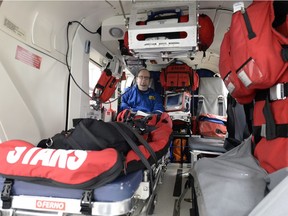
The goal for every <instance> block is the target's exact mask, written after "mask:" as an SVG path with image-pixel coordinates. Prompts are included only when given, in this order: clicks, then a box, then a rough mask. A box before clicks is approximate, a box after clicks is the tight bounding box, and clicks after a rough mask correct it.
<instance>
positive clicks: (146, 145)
mask: <svg viewBox="0 0 288 216" xmlns="http://www.w3.org/2000/svg"><path fill="white" fill-rule="evenodd" d="M112 124H113V123H112ZM120 124H121V125H123V126H124V127H126V128H127V129H129V130H130V131H131V132H132V133H133V134H134V135H135V136H136V137H137V139H138V140H139V142H140V143H142V144H143V145H144V146H145V148H146V149H147V150H148V151H149V153H150V155H151V156H152V158H153V159H154V162H155V163H156V164H157V163H158V160H157V156H156V153H155V152H154V150H153V149H152V148H151V146H150V145H149V143H148V142H147V141H146V140H145V139H144V138H143V137H142V136H141V135H140V134H139V133H137V132H136V131H135V130H133V128H131V127H130V126H128V125H127V124H125V123H120Z"/></svg>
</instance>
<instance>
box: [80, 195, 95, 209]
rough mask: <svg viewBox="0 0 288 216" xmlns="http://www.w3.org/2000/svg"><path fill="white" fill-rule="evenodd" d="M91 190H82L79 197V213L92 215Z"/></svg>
mask: <svg viewBox="0 0 288 216" xmlns="http://www.w3.org/2000/svg"><path fill="white" fill-rule="evenodd" d="M92 200H93V190H88V191H84V192H83V193H82V198H81V210H80V211H81V213H82V214H83V215H92Z"/></svg>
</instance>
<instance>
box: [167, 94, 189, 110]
mask: <svg viewBox="0 0 288 216" xmlns="http://www.w3.org/2000/svg"><path fill="white" fill-rule="evenodd" d="M190 97H191V96H190V94H187V93H186V92H181V93H174V94H167V95H166V96H165V111H168V112H169V111H186V110H187V109H188V110H189V109H190Z"/></svg>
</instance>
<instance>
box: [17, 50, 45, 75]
mask: <svg viewBox="0 0 288 216" xmlns="http://www.w3.org/2000/svg"><path fill="white" fill-rule="evenodd" d="M15 58H16V59H17V60H19V61H21V62H23V63H25V64H27V65H30V66H32V67H35V68H37V69H40V66H41V62H42V58H41V57H40V56H38V55H36V54H34V53H32V52H30V51H28V50H26V49H24V48H23V47H21V46H17V49H16V56H15Z"/></svg>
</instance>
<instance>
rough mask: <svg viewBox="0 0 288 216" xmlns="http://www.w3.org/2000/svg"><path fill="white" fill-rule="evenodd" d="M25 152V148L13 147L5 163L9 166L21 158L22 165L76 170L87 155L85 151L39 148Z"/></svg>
mask: <svg viewBox="0 0 288 216" xmlns="http://www.w3.org/2000/svg"><path fill="white" fill-rule="evenodd" d="M26 150H27V147H15V150H14V151H9V152H8V154H7V159H6V160H7V162H8V163H10V164H14V163H18V162H19V160H20V158H21V156H23V160H22V161H21V163H22V164H29V165H37V163H39V162H40V163H41V165H42V166H48V167H59V168H63V169H65V168H67V169H69V170H76V169H78V168H79V167H81V165H82V164H83V163H84V162H85V160H86V158H87V155H88V153H87V151H81V150H64V149H58V150H56V149H40V148H31V149H29V150H28V151H26ZM25 151H26V152H25ZM37 151H38V152H37Z"/></svg>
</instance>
